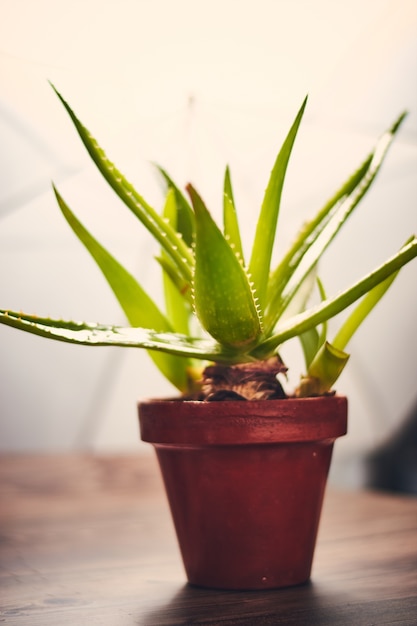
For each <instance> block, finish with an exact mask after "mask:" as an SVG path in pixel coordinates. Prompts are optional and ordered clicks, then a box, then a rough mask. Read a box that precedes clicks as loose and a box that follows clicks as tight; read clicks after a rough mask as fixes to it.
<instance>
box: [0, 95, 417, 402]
mask: <svg viewBox="0 0 417 626" xmlns="http://www.w3.org/2000/svg"><path fill="white" fill-rule="evenodd" d="M54 89H55V88H54ZM55 91H56V90H55ZM56 94H57V96H58V98H59V99H60V101H61V102H62V104H63V106H64V107H65V109H66V111H67V112H68V114H69V116H70V118H71V120H72V122H73V124H74V126H75V129H76V131H77V132H78V135H79V137H80V139H81V141H82V142H83V144H84V146H85V148H86V149H87V151H88V153H89V155H90V156H91V158H92V160H93V162H94V163H95V165H96V166H97V168H98V169H99V171H100V172H101V174H102V175H103V177H104V178H105V180H106V181H107V182H108V183H109V184H110V186H111V187H112V188H113V190H114V191H115V192H116V193H117V195H118V196H119V198H120V199H121V201H122V202H123V203H124V204H125V206H126V207H127V208H128V209H129V210H131V211H132V212H133V214H134V215H135V216H136V217H137V218H138V219H139V221H140V222H141V223H142V224H143V226H144V227H145V228H146V229H147V230H148V231H149V233H150V234H151V235H152V236H153V237H154V238H155V240H156V241H157V242H158V244H159V245H160V249H161V252H160V255H159V257H158V258H157V259H156V260H157V262H158V263H159V265H160V267H161V271H162V277H163V290H164V295H165V311H161V310H160V308H159V307H158V306H157V305H156V304H155V302H154V301H153V299H152V298H151V297H150V296H149V295H148V294H147V293H146V292H145V291H144V289H143V288H142V287H141V285H140V284H139V282H138V281H137V279H136V278H134V277H133V276H132V275H131V274H130V273H129V272H128V271H127V270H126V269H125V268H124V267H123V266H122V265H121V264H120V263H119V262H118V261H117V260H116V259H115V258H114V257H113V256H112V255H111V254H110V253H109V252H108V251H107V250H106V249H105V248H104V247H103V245H102V244H101V243H99V242H98V241H97V240H96V239H95V238H94V237H93V236H92V235H91V234H90V233H89V232H88V231H87V229H86V228H85V227H84V226H83V225H82V224H81V222H80V221H79V220H78V219H77V218H76V217H75V215H74V213H73V212H72V211H71V210H70V209H69V207H68V205H67V204H66V203H65V201H64V199H63V198H62V196H61V195H60V194H59V193H58V191H57V190H56V189H55V188H54V191H55V194H56V198H57V201H58V205H59V207H60V209H61V211H62V214H63V215H64V217H65V219H66V220H67V222H68V224H69V225H70V227H71V228H72V230H73V232H74V233H75V235H76V236H77V237H78V239H79V240H80V241H81V242H82V243H83V245H84V246H85V248H86V249H87V250H88V252H89V253H90V255H91V256H92V257H93V259H94V260H95V262H96V263H97V265H98V267H99V268H100V270H101V272H102V274H103V276H104V277H105V279H106V280H107V282H108V284H109V286H110V287H111V289H112V290H113V292H114V294H115V296H116V298H117V300H118V301H119V303H120V305H121V307H122V309H123V311H124V313H125V315H126V318H127V320H128V322H129V324H130V326H128V327H115V326H106V325H103V324H96V323H85V322H82V323H79V322H70V321H63V320H52V319H49V318H43V319H42V318H38V317H34V316H30V315H26V314H23V313H16V312H12V311H8V310H5V309H2V310H0V323H2V324H6V325H9V326H12V327H14V328H18V329H20V330H25V331H28V332H31V333H34V334H37V335H40V336H43V337H49V338H52V339H57V340H59V341H66V342H70V343H76V344H83V345H96V346H98V345H116V346H124V347H136V348H143V349H146V350H148V351H149V353H150V355H151V357H152V358H153V360H154V362H155V363H156V365H157V366H158V368H159V369H160V370H161V372H162V373H163V375H164V376H166V377H167V378H168V380H170V381H171V383H172V384H173V385H175V386H176V387H177V388H178V389H179V390H180V391H181V392H183V393H187V392H190V391H192V390H193V389H194V388H195V385H196V381H197V380H198V377H199V373H200V370H201V368H202V367H203V366H204V365H205V364H206V363H208V362H217V363H223V364H236V363H245V362H254V361H257V360H265V359H268V358H270V357H271V356H273V355H274V354H275V353H276V352H277V351H278V350H279V349H280V347H281V346H282V344H283V343H284V342H286V341H288V340H289V339H291V338H293V337H299V339H300V341H301V343H302V346H303V350H304V355H305V361H306V374H305V376H303V378H302V380H301V383H300V386H299V389H298V390H297V393H298V395H316V394H324V393H327V392H329V391H330V390H331V389H332V387H333V385H334V383H335V381H336V380H337V378H338V376H339V375H340V373H341V371H342V370H343V368H344V366H345V364H346V362H347V360H348V358H349V355H348V354H347V353H346V352H345V351H344V349H345V347H346V344H347V343H348V341H349V340H350V338H351V337H352V335H353V333H354V332H355V331H356V330H357V328H358V327H359V325H360V324H361V323H362V322H363V320H364V319H365V318H366V317H367V316H368V314H369V313H370V311H371V310H372V309H373V308H374V306H375V305H376V304H377V302H378V301H379V300H380V299H381V297H382V296H383V295H384V293H386V291H387V289H388V288H389V286H390V285H391V284H392V282H393V280H394V279H395V277H396V276H397V274H398V272H399V270H400V269H401V267H402V266H403V265H405V264H406V263H408V262H409V261H411V260H412V259H413V258H415V257H416V256H417V239H416V238H415V237H410V239H409V240H408V241H407V242H406V243H405V244H404V246H403V247H402V248H401V249H400V250H399V251H398V252H397V253H396V254H395V255H394V256H392V257H391V258H390V259H388V260H387V261H386V262H385V263H383V264H382V265H380V266H379V267H377V268H376V269H375V270H374V271H372V272H371V273H369V274H368V275H367V276H365V277H363V278H361V279H359V280H358V281H357V282H356V283H355V284H354V285H352V286H350V287H348V288H347V289H345V290H344V291H342V292H341V293H339V294H338V295H336V296H330V297H328V296H327V295H326V293H325V291H324V288H323V286H322V285H321V283H320V281H319V279H318V278H317V268H318V262H319V261H320V259H321V257H322V255H323V254H324V252H325V250H326V249H327V247H328V246H329V244H330V243H331V242H332V241H333V239H334V238H335V236H336V235H337V233H338V232H339V231H340V229H341V228H342V226H343V225H344V224H345V223H346V221H347V219H348V218H349V216H350V215H351V214H352V212H353V211H354V209H355V208H356V207H357V206H358V205H359V203H360V200H362V198H363V197H364V196H365V194H366V193H367V192H368V190H369V188H370V187H371V185H372V183H373V182H374V179H375V177H376V175H377V173H378V171H379V169H380V167H381V164H382V162H383V160H384V158H385V156H386V153H387V150H388V148H389V146H390V145H391V143H392V141H393V139H394V136H395V134H396V133H397V131H398V129H399V127H400V125H401V122H402V121H403V119H404V117H405V114H402V115H401V116H400V117H399V118H398V119H397V120H396V122H395V123H394V124H393V126H392V127H391V128H390V129H389V130H388V131H387V132H386V133H384V135H382V137H381V138H380V140H379V141H378V142H377V144H376V146H375V149H374V150H373V151H372V153H371V154H370V155H368V157H367V158H366V159H365V160H364V161H363V163H362V164H361V165H360V167H359V168H358V169H357V170H356V171H355V172H354V173H353V174H352V175H350V176H349V177H348V179H347V180H346V182H345V183H344V184H343V185H342V186H341V187H340V189H339V190H338V191H337V192H336V193H335V194H334V195H333V196H332V197H331V198H330V200H329V201H328V202H327V203H326V204H325V205H324V206H323V207H322V208H321V209H320V210H319V211H318V212H317V213H316V214H315V215H314V216H313V218H312V219H311V221H309V222H308V223H307V224H305V225H304V226H303V227H302V229H301V230H300V232H299V233H298V235H297V237H296V239H295V241H294V243H293V244H292V245H291V247H290V248H289V249H288V251H287V252H286V253H285V254H284V256H283V257H282V259H281V261H280V262H279V263H278V264H277V265H276V266H275V267H271V260H272V257H273V251H274V247H275V240H276V234H277V225H278V217H279V211H280V202H281V195H282V190H283V185H284V180H285V174H286V171H287V166H288V163H289V159H290V156H291V152H292V149H293V145H294V142H295V139H296V136H297V133H298V130H299V127H300V123H301V120H302V117H303V114H304V110H305V107H306V103H307V99H305V100H304V102H303V104H302V106H301V108H300V110H299V112H298V113H297V116H296V117H295V120H294V122H293V124H292V126H291V128H290V130H289V132H288V135H287V137H286V139H285V140H284V143H283V145H282V148H281V149H280V151H279V153H278V156H277V159H276V161H275V164H274V166H273V169H272V172H271V176H270V180H269V183H268V185H267V188H266V192H265V196H264V199H263V202H262V205H261V209H260V214H259V218H258V222H257V227H256V232H255V236H254V242H253V246H252V250H251V254H250V256H249V258H250V261H249V263H248V265H246V264H245V260H244V251H243V248H242V241H241V235H240V230H239V223H238V216H237V211H236V205H235V199H234V195H233V190H232V182H231V177H230V171H229V168H226V173H225V178H224V185H223V228H224V230H223V231H222V230H221V229H220V228H219V227H218V226H217V224H216V223H215V221H214V219H213V218H212V216H211V214H210V213H209V211H208V209H207V207H206V206H205V204H204V202H203V200H202V198H201V197H200V195H199V194H198V193H197V191H196V190H195V189H194V187H193V186H192V185H188V186H187V188H186V190H187V193H188V196H189V199H187V197H186V196H185V195H184V194H183V193H182V192H181V191H180V189H179V187H178V186H177V185H176V184H175V183H174V181H173V180H172V179H171V177H170V176H169V174H168V173H167V172H166V171H165V170H164V169H163V168H161V167H158V169H159V172H160V174H161V176H162V179H163V181H164V183H165V185H166V199H165V204H164V207H163V209H162V211H161V212H158V211H157V210H155V209H154V208H153V207H152V206H150V205H149V203H148V202H147V201H146V200H145V199H144V198H143V197H142V196H141V195H140V194H139V193H138V192H137V191H136V190H135V189H134V188H133V186H132V185H131V184H130V183H129V182H128V181H127V180H126V179H125V178H124V176H123V175H122V174H121V172H120V171H119V170H118V169H117V168H116V166H115V165H114V164H113V163H111V162H110V161H109V159H108V158H107V156H106V154H105V152H104V150H103V149H102V148H101V147H100V146H99V145H98V143H97V141H96V140H95V139H94V138H93V137H92V135H91V134H90V133H89V131H88V130H87V129H86V128H85V126H83V124H82V123H81V122H80V120H79V119H78V118H77V117H76V115H75V113H74V112H73V110H72V109H71V108H70V106H69V105H68V103H67V102H66V101H65V100H64V98H63V97H62V96H61V95H60V94H59V93H58V92H57V91H56ZM316 282H317V283H318V285H319V291H320V299H321V301H320V303H319V304H317V305H315V306H311V307H310V306H309V300H310V296H311V293H312V291H313V287H314V285H315V283H316ZM355 302H357V305H356V308H354V309H353V311H352V312H351V313H350V315H349V316H348V317H347V319H346V320H345V322H344V323H343V325H342V326H341V328H340V330H339V332H338V333H337V334H336V336H335V338H334V339H333V341H332V342H330V341H329V340H328V339H327V321H328V320H329V319H330V318H332V317H334V316H336V315H338V314H339V313H341V312H342V311H344V310H345V309H346V308H348V307H350V306H351V305H352V304H354V303H355ZM195 318H197V319H198V321H199V324H200V326H201V332H199V331H198V330H196V323H195ZM193 319H194V321H193ZM190 329H192V330H190ZM198 363H200V365H198Z"/></svg>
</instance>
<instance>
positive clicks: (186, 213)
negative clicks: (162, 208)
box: [156, 165, 195, 247]
mask: <svg viewBox="0 0 417 626" xmlns="http://www.w3.org/2000/svg"><path fill="white" fill-rule="evenodd" d="M156 167H157V169H158V170H159V172H160V174H161V175H162V177H163V178H164V180H165V183H166V184H167V186H168V190H170V189H173V190H174V191H175V200H176V202H177V219H176V226H174V228H175V230H176V231H177V232H178V233H181V236H182V238H183V240H184V241H185V243H186V244H187V246H189V247H191V245H192V243H193V237H194V232H195V218H194V213H193V210H192V208H191V206H190V204H189V202H188V201H187V198H186V197H185V196H184V194H183V193H182V192H181V191H180V189H179V187H178V186H177V185H176V184H175V183H174V181H173V180H172V178H171V177H170V176H169V174H168V173H167V172H166V170H164V168H162V167H161V166H160V165H156Z"/></svg>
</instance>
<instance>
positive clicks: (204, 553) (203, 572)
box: [139, 396, 347, 589]
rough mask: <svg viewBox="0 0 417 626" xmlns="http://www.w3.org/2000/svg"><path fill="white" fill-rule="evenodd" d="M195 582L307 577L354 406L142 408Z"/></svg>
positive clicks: (334, 400) (317, 402)
mask: <svg viewBox="0 0 417 626" xmlns="http://www.w3.org/2000/svg"><path fill="white" fill-rule="evenodd" d="M139 419H140V428H141V437H142V439H143V440H144V441H147V442H150V443H152V444H153V445H154V447H155V449H156V453H157V456H158V460H159V464H160V468H161V472H162V476H163V480H164V483H165V488H166V492H167V496H168V500H169V503H170V507H171V513H172V517H173V520H174V524H175V528H176V532H177V537H178V542H179V545H180V549H181V553H182V557H183V561H184V566H185V570H186V573H187V577H188V580H189V582H190V583H191V584H193V585H199V586H203V587H213V588H221V589H268V588H276V587H285V586H289V585H297V584H300V583H303V582H305V581H307V580H308V579H309V578H310V573H311V565H312V560H313V553H314V547H315V542H316V536H317V529H318V525H319V519H320V513H321V507H322V501H323V494H324V490H325V486H326V480H327V474H328V470H329V466H330V460H331V455H332V448H333V443H334V441H335V439H336V437H339V436H341V435H344V434H345V433H346V424H347V401H346V398H344V397H338V396H332V397H320V398H303V399H288V400H266V401H261V402H241V401H227V402H194V401H183V400H156V401H153V400H152V401H146V402H140V403H139Z"/></svg>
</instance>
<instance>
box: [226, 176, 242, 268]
mask: <svg viewBox="0 0 417 626" xmlns="http://www.w3.org/2000/svg"><path fill="white" fill-rule="evenodd" d="M223 223H224V236H225V237H226V239H227V241H228V242H229V244H230V246H231V248H233V250H234V251H235V253H236V254H237V255H238V256H239V257H240V259H241V260H242V263H244V257H243V248H242V241H241V238H240V229H239V223H238V220H237V213H236V207H235V200H234V197H233V189H232V181H231V178H230V170H229V168H228V167H226V172H225V175H224V191H223Z"/></svg>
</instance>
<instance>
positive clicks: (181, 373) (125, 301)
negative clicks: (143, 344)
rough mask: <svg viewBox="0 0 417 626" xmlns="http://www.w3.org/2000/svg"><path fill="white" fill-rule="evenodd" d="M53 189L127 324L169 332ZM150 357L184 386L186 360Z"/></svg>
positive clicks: (131, 280) (159, 315) (156, 311)
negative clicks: (123, 314)
mask: <svg viewBox="0 0 417 626" xmlns="http://www.w3.org/2000/svg"><path fill="white" fill-rule="evenodd" d="M54 192H55V196H56V198H57V201H58V205H59V207H60V209H61V212H62V214H63V216H64V217H65V219H66V221H67V222H68V224H69V226H70V227H71V228H72V230H73V231H74V233H75V235H76V236H77V237H78V239H79V240H80V241H81V242H82V243H83V244H84V246H85V247H86V249H87V250H88V252H89V253H90V254H91V256H92V257H93V259H94V260H95V262H96V263H97V265H98V267H99V268H100V270H101V271H102V273H103V275H104V277H105V278H106V280H107V282H108V284H109V285H110V287H111V289H112V291H113V293H114V295H115V296H116V298H117V300H118V302H119V304H120V306H121V307H122V309H123V311H124V313H125V315H126V317H127V319H128V320H129V323H130V324H131V325H132V326H143V327H150V328H154V329H157V330H159V331H171V330H172V327H171V325H170V323H169V322H168V320H167V319H166V317H165V316H164V315H163V314H162V313H161V311H160V310H159V308H158V307H157V306H156V304H155V303H154V301H153V300H152V298H150V297H149V296H148V294H147V293H146V292H145V291H144V290H143V289H142V287H141V286H140V284H139V283H138V282H137V281H136V279H135V278H134V277H133V276H132V275H131V274H130V273H129V272H128V271H127V270H126V269H125V268H124V267H123V266H122V265H121V264H120V263H119V262H118V261H117V260H116V259H115V258H114V257H113V256H112V255H111V254H110V253H109V252H108V251H107V250H106V249H105V248H104V247H103V246H102V245H101V244H100V243H99V242H98V241H97V240H96V239H95V238H94V237H93V236H92V235H91V234H90V233H89V232H88V230H87V229H86V228H85V227H84V226H83V225H82V224H81V222H80V221H79V220H78V219H77V218H76V217H75V215H74V213H73V212H72V211H71V210H70V208H69V207H68V205H67V204H66V202H65V201H64V199H63V198H62V196H61V195H60V194H59V192H58V191H57V189H56V188H55V187H54ZM150 356H151V358H152V359H153V361H154V362H155V364H156V366H157V367H158V368H159V370H160V371H161V372H162V374H163V375H164V376H165V377H166V378H167V379H168V380H169V381H170V382H171V383H172V384H173V385H175V387H177V388H178V389H180V390H185V389H186V387H187V374H186V368H187V363H186V362H184V359H178V357H174V356H171V355H167V354H160V353H151V354H150Z"/></svg>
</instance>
